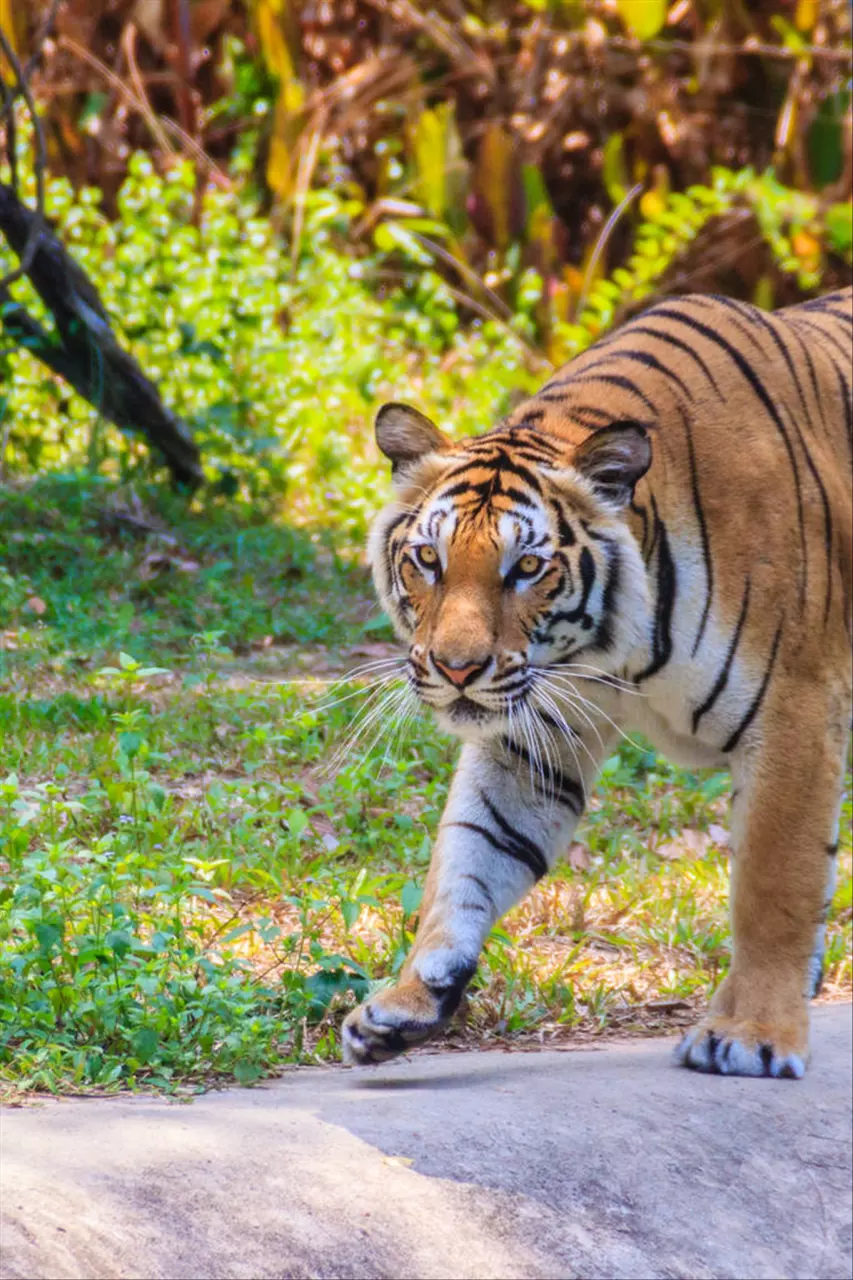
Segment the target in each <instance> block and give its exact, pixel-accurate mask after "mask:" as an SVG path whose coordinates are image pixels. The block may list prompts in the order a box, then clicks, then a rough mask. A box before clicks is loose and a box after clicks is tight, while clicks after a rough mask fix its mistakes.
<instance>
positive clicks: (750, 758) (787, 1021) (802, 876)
mask: <svg viewBox="0 0 853 1280" xmlns="http://www.w3.org/2000/svg"><path fill="white" fill-rule="evenodd" d="M783 694H784V696H780V697H779V699H778V700H777V701H776V703H775V705H774V706H771V707H769V708H768V710H767V713H766V714H765V715H764V716H763V717H762V721H763V722H762V724H761V726H760V729H759V733H758V734H757V735H756V740H755V742H754V744H753V745H752V746H751V748H747V749H746V750H744V751H743V752H742V753H741V755H740V758H738V759H736V760H735V761H734V762H733V773H734V776H735V781H736V783H737V786H738V788H739V792H740V803H742V804H743V806H744V812H743V818H742V821H736V822H735V824H734V825H735V830H734V832H733V835H734V844H735V852H734V858H733V864H732V939H733V953H732V966H731V970H730V973H729V975H728V977H727V978H726V979H725V981H724V982H723V983H722V985H721V986H720V988H719V989H718V991H717V993H716V995H715V996H714V999H713V1001H712V1003H711V1007H710V1010H709V1012H708V1015H707V1017H706V1018H704V1019H703V1021H702V1022H701V1023H700V1024H699V1026H698V1027H696V1028H695V1029H694V1030H693V1031H691V1032H689V1033H688V1034H687V1036H686V1037H685V1038H684V1040H683V1042H682V1044H681V1045H680V1046H679V1049H678V1051H677V1056H678V1060H679V1061H680V1062H681V1063H682V1064H683V1065H684V1066H688V1067H693V1068H695V1069H697V1070H699V1071H710V1072H718V1073H720V1074H723V1075H750V1076H787V1077H793V1078H796V1079H799V1078H800V1077H801V1076H802V1075H803V1073H804V1071H805V1066H806V1062H807V1061H808V1032H809V1026H808V1024H809V1015H808V999H809V997H810V996H811V995H812V994H813V992H814V987H815V979H816V976H817V973H816V969H817V966H818V964H819V955H818V953H819V952H820V950H821V944H822V935H823V926H824V922H825V920H826V915H827V911H828V909H829V903H830V899H831V895H832V883H833V873H834V861H835V854H836V851H837V847H838V844H837V842H838V812H839V801H840V795H841V788H842V783H843V776H844V762H845V756H846V745H847V744H846V735H847V728H846V726H847V724H848V723H849V714H850V702H849V692H848V691H846V690H840V689H839V690H833V691H832V692H831V693H830V692H824V691H822V690H821V689H820V688H819V687H818V689H817V690H816V689H815V686H814V684H811V683H810V684H806V683H805V682H803V684H802V686H801V687H800V688H798V689H793V688H792V687H791V686H790V685H788V686H787V687H786V688H785V689H784V691H783ZM736 817H738V815H736Z"/></svg>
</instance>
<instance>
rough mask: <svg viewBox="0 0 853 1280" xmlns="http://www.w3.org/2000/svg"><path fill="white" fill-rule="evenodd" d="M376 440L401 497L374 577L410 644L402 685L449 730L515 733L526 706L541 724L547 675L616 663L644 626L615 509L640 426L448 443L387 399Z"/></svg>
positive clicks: (377, 551) (638, 469)
mask: <svg viewBox="0 0 853 1280" xmlns="http://www.w3.org/2000/svg"><path fill="white" fill-rule="evenodd" d="M377 440H378V442H379V445H380V448H381V449H382V450H383V452H384V453H386V455H387V456H389V457H390V458H391V460H392V463H393V465H394V472H395V488H396V491H397V497H396V501H394V502H392V503H391V504H390V506H389V507H388V508H386V510H385V511H383V512H382V513H381V514H380V516H379V517H378V519H377V521H376V523H375V526H374V529H373V532H372V534H371V539H370V548H369V549H370V560H371V565H372V569H373V575H374V581H375V583H376V587H377V591H378V593H379V597H380V599H381V601H382V604H383V606H384V607H385V609H386V611H387V612H388V614H389V616H390V618H391V619H392V621H393V623H394V626H395V629H396V631H397V634H398V635H399V636H400V637H401V639H403V640H404V641H405V642H407V643H408V646H409V651H408V676H409V680H410V682H411V684H412V686H413V688H414V689H415V691H416V693H417V695H418V697H419V698H420V700H421V701H422V702H423V703H425V704H426V705H427V706H429V707H431V708H432V709H433V711H434V712H435V713H436V714H437V716H438V719H439V721H440V722H441V723H442V724H443V725H444V727H445V728H447V729H449V730H451V731H452V732H454V733H456V734H457V735H458V736H460V737H463V738H466V739H482V738H484V737H492V736H496V735H499V734H502V733H506V732H507V731H508V730H510V729H511V728H512V726H513V723H514V722H516V723H518V725H519V726H520V727H521V729H522V732H523V725H524V723H525V720H526V718H527V712H526V711H525V708H527V709H530V710H532V711H534V712H536V713H537V714H538V715H539V716H540V717H541V716H543V715H546V716H547V714H548V706H549V701H553V690H554V688H555V685H554V680H555V677H556V678H557V679H558V680H563V681H571V678H572V677H571V672H572V669H573V667H574V668H575V670H576V673H580V672H581V671H585V672H586V673H587V677H588V676H589V674H591V673H592V672H593V671H596V672H598V673H599V675H605V676H606V675H607V674H609V673H615V672H616V671H618V670H619V669H620V668H621V667H622V666H623V665H624V663H625V661H626V659H627V657H628V654H629V653H630V652H631V650H632V649H633V648H634V647H635V646H636V645H637V644H639V643H640V642H641V640H642V637H643V636H644V634H645V632H646V629H647V625H648V605H647V590H646V578H645V571H644V566H643V562H642V558H641V556H640V552H639V548H638V547H637V544H636V542H635V540H634V538H633V536H632V535H631V533H630V531H629V529H628V527H627V525H626V523H625V521H624V518H623V515H622V508H623V507H624V506H625V505H626V504H627V502H628V501H630V496H631V493H632V492H633V487H634V484H635V483H636V481H637V479H639V477H640V476H641V475H642V474H643V473H644V472H645V470H646V469H647V468H648V466H649V463H650V458H651V454H650V449H649V445H648V442H647V440H646V436H645V433H644V432H643V431H642V429H641V428H639V427H637V426H636V425H635V424H624V423H623V424H618V426H614V427H612V428H606V429H605V430H604V431H600V432H597V433H596V434H595V437H593V438H592V439H591V440H590V441H589V442H584V444H583V445H581V446H580V448H577V449H571V448H570V447H569V446H566V445H564V444H563V443H562V442H561V441H558V440H555V439H554V437H550V438H549V437H543V436H542V435H541V433H533V432H531V431H530V430H518V429H516V430H513V431H511V432H510V431H500V430H498V431H495V432H492V433H490V434H489V435H486V436H482V437H478V438H476V439H473V440H467V441H462V442H460V443H452V442H450V441H449V440H447V439H446V438H445V437H444V436H443V435H442V434H441V433H440V432H439V431H438V428H437V427H435V426H434V424H432V423H431V422H429V420H428V419H426V418H424V417H423V416H422V415H420V414H418V413H417V412H416V411H415V410H413V409H409V408H407V407H406V406H402V405H386V406H385V407H384V408H383V409H382V410H381V411H380V414H379V417H378V419H377ZM569 455H571V460H569ZM549 689H550V690H551V692H549Z"/></svg>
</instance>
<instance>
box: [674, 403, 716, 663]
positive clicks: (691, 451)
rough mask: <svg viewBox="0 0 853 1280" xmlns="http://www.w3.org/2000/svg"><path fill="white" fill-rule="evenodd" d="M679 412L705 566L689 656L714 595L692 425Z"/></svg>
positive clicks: (683, 414)
mask: <svg viewBox="0 0 853 1280" xmlns="http://www.w3.org/2000/svg"><path fill="white" fill-rule="evenodd" d="M679 411H680V413H681V421H682V422H683V424H684V434H685V435H686V437H687V459H688V461H689V463H690V490H691V493H692V494H693V506H694V508H695V510H696V520H697V522H698V525H699V536H700V537H701V539H702V563H703V564H704V566H705V584H706V585H705V607H704V609H703V610H702V617H701V618H700V620H699V630H698V631H697V632H696V639H695V640H694V641H693V650H692V653H691V657H693V658H695V657H696V652H697V650H698V648H699V645H700V644H701V643H702V637H703V635H704V634H705V627H706V626H707V625H708V616H709V614H710V612H711V601H712V599H713V597H714V568H713V563H712V561H711V544H710V540H709V538H708V526H707V524H706V522H705V512H704V509H703V507H702V499H701V497H700V495H699V473H698V470H697V467H696V450H695V448H694V447H693V427H692V426H691V423H690V418H689V417H688V415H687V414H686V413H685V411H684V410H683V409H682V408H681V406H680V405H679Z"/></svg>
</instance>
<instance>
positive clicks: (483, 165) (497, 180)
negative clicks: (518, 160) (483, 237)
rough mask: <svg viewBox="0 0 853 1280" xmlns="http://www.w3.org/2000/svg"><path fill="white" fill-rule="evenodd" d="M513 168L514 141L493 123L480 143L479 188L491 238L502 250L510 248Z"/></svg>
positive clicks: (478, 161) (486, 129)
mask: <svg viewBox="0 0 853 1280" xmlns="http://www.w3.org/2000/svg"><path fill="white" fill-rule="evenodd" d="M512 164H513V142H512V138H511V137H510V136H509V134H508V133H507V132H506V130H505V129H504V128H503V127H502V125H500V124H498V123H497V121H490V122H489V124H487V125H486V127H485V129H484V130H483V136H482V138H481V140H480V151H479V154H478V156H477V188H478V190H479V193H480V195H481V196H482V198H483V201H484V203H485V205H486V208H487V209H488V211H489V213H490V215H491V219H492V234H493V236H494V240H495V243H496V244H497V246H498V248H499V249H505V248H506V246H507V245H508V244H509V235H510V194H511V192H512Z"/></svg>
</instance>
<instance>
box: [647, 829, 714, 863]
mask: <svg viewBox="0 0 853 1280" xmlns="http://www.w3.org/2000/svg"><path fill="white" fill-rule="evenodd" d="M710 843H711V837H710V836H709V835H708V833H707V832H706V831H694V830H693V828H692V827H687V828H686V829H685V830H684V831H682V832H681V834H680V835H679V836H678V837H677V838H676V839H675V840H667V841H665V842H664V843H663V844H659V845H658V846H657V847H656V849H655V853H656V854H657V855H658V857H659V858H669V859H670V860H673V861H674V860H675V859H677V858H701V857H703V856H704V855H705V854H706V853H707V851H708V846H709V845H710Z"/></svg>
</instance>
